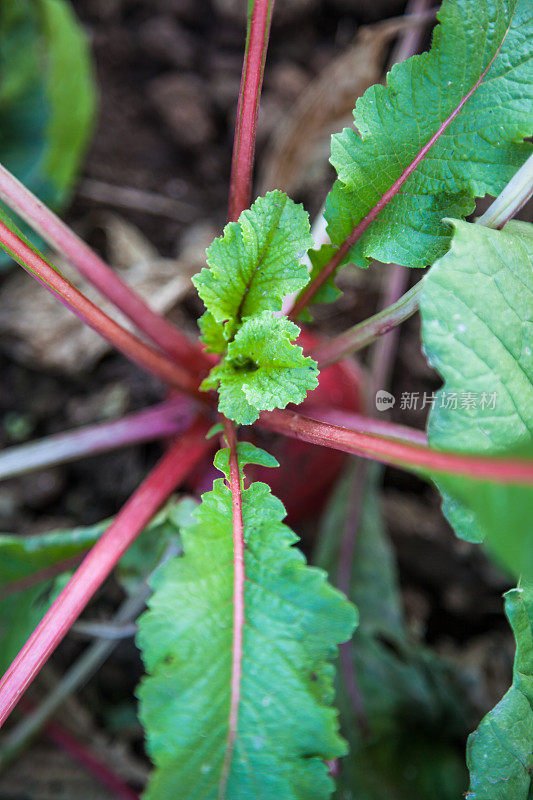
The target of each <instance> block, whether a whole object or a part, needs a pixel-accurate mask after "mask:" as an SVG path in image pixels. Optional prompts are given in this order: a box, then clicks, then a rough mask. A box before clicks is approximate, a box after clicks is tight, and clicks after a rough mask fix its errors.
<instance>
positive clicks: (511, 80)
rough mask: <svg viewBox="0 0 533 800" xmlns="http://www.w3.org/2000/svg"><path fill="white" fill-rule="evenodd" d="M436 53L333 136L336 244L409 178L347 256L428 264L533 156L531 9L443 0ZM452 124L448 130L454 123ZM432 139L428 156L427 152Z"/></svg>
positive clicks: (398, 75)
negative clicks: (450, 222)
mask: <svg viewBox="0 0 533 800" xmlns="http://www.w3.org/2000/svg"><path fill="white" fill-rule="evenodd" d="M438 19H439V21H440V23H441V24H440V25H439V26H438V27H437V28H435V31H434V34H433V43H432V47H431V50H430V51H429V53H424V54H422V55H418V56H414V57H412V58H410V59H408V60H407V61H405V62H404V63H402V64H397V65H395V66H394V67H393V68H392V69H391V71H390V72H389V73H388V76H387V85H386V86H381V85H376V86H373V87H371V88H370V89H368V90H367V91H366V92H365V94H364V95H363V97H361V98H360V99H359V100H358V101H357V103H356V106H355V111H354V121H355V129H356V130H354V129H352V128H346V129H345V130H344V131H343V132H342V133H340V134H338V135H335V136H333V138H332V157H331V162H332V164H333V166H334V167H335V168H336V170H337V173H338V176H339V179H340V180H339V181H338V182H337V183H336V184H335V186H334V188H333V190H332V192H331V193H330V195H329V197H328V200H327V203H326V219H327V221H328V233H329V235H330V239H331V241H332V243H333V244H336V245H339V244H341V242H343V241H344V240H345V239H346V237H347V236H348V235H349V234H351V232H352V231H353V229H354V227H355V226H356V225H357V224H358V223H359V222H360V221H361V220H362V219H363V218H364V217H365V216H366V215H367V214H368V212H369V211H370V210H371V209H373V208H374V207H375V206H376V204H377V203H378V202H379V201H380V200H381V198H383V197H384V196H385V195H386V193H387V192H389V191H390V190H391V189H392V187H393V186H394V184H395V182H396V181H397V180H399V179H400V178H402V177H405V173H406V170H407V169H408V168H409V167H410V165H414V169H413V171H412V172H411V173H410V174H409V176H408V177H407V179H406V180H405V182H404V183H403V185H402V186H401V188H400V189H399V191H398V193H397V194H395V196H393V198H392V199H391V200H390V202H388V204H386V205H385V206H384V207H383V208H382V210H381V211H380V212H379V214H378V216H377V218H376V219H375V221H374V222H373V223H371V224H370V227H368V228H367V229H366V231H365V232H364V233H363V234H362V236H361V238H360V239H359V240H358V242H357V243H356V245H355V246H354V247H353V248H352V251H351V253H350V258H351V260H353V261H354V263H356V264H358V265H360V266H363V265H364V264H365V263H366V262H367V260H368V259H369V258H370V257H374V258H377V259H378V260H380V261H384V262H396V263H399V264H404V265H406V266H410V267H424V266H427V265H428V264H431V263H433V261H434V260H435V259H436V258H438V257H439V256H442V255H443V254H444V253H445V252H446V250H447V249H448V246H449V241H450V229H449V228H447V227H446V226H445V225H444V224H443V223H442V219H443V218H444V217H448V216H451V217H463V216H466V215H467V214H469V213H470V212H471V211H472V210H473V208H474V200H473V198H474V197H479V196H483V195H485V194H491V195H494V196H495V195H497V194H498V193H499V192H500V191H501V190H502V189H503V187H504V186H505V184H506V183H507V182H508V181H509V180H510V178H511V177H512V176H513V175H514V173H515V172H516V171H517V169H518V168H519V167H520V166H521V165H522V164H523V162H524V161H525V160H526V159H527V157H528V155H529V154H530V153H531V144H529V143H524V142H522V140H523V139H524V138H525V137H528V136H531V134H532V133H533V115H532V113H531V108H532V105H531V104H532V99H533V98H532V93H533V91H532V87H533V60H532V49H533V35H532V34H533V28H532V23H533V8H532V5H531V2H530V0H483V2H480V0H444V2H443V4H442V7H441V9H440V11H439V12H438ZM447 121H449V124H446V123H447ZM430 142H432V144H431V146H430V148H429V150H428V151H427V152H426V153H425V155H424V156H423V158H422V159H421V160H420V161H419V162H416V161H415V160H416V159H417V157H418V156H419V155H420V154H421V153H422V152H423V148H424V147H425V146H426V145H428V144H429V143H430Z"/></svg>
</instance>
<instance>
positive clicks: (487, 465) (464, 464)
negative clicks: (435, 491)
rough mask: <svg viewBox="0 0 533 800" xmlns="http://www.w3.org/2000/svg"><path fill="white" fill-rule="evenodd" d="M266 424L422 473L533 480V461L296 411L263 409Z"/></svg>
mask: <svg viewBox="0 0 533 800" xmlns="http://www.w3.org/2000/svg"><path fill="white" fill-rule="evenodd" d="M259 419H260V424H261V425H262V427H265V428H268V429H269V430H272V431H276V433H283V434H285V435H286V436H291V437H293V438H295V439H300V440H301V441H304V442H311V444H319V445H322V446H323V447H331V448H332V449H334V450H341V451H343V452H345V453H353V454H354V455H357V456H363V457H364V458H370V459H372V460H373V461H380V462H381V463H382V464H389V465H391V466H396V467H401V468H402V469H408V470H412V471H415V472H422V473H427V472H431V473H444V474H447V475H463V476H465V477H468V478H474V479H477V480H483V481H494V482H497V483H504V484H522V485H526V486H530V485H532V484H533V461H531V460H525V459H511V458H494V457H489V456H473V455H461V454H459V453H453V452H448V451H443V450H434V449H432V448H430V447H428V446H424V445H421V444H412V443H411V442H403V441H399V440H393V439H387V438H385V437H383V436H377V435H376V434H372V433H366V432H362V431H357V430H350V429H348V428H342V427H339V426H337V425H330V424H327V423H325V422H319V421H317V420H313V419H310V418H309V417H305V416H303V415H302V414H297V413H296V412H293V411H263V413H262V414H261V416H260V418H259Z"/></svg>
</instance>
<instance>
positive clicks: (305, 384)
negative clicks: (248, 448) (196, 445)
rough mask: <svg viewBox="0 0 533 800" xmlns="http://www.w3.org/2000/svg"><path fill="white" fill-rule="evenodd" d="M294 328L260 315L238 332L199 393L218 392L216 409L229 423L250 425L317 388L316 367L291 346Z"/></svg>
mask: <svg viewBox="0 0 533 800" xmlns="http://www.w3.org/2000/svg"><path fill="white" fill-rule="evenodd" d="M299 332H300V331H299V328H298V326H297V325H295V324H294V323H293V322H290V321H289V320H287V319H285V318H280V319H278V318H276V317H274V316H272V312H271V311H264V312H263V313H262V314H260V315H259V316H257V317H250V318H249V319H247V320H246V322H245V323H244V324H243V325H242V326H241V327H240V328H239V330H238V332H237V334H236V335H235V338H234V339H233V341H231V342H230V343H229V345H228V348H227V354H226V356H225V358H224V359H223V361H222V362H221V363H220V364H219V365H218V366H216V367H215V368H214V369H213V370H211V373H210V375H209V377H208V378H207V380H206V381H205V382H204V384H203V386H204V388H214V387H218V392H219V395H220V401H219V410H220V411H221V412H222V413H223V414H224V415H225V416H226V417H228V418H229V419H232V420H234V421H235V422H238V423H240V424H243V425H250V424H251V423H252V422H255V420H256V419H257V418H258V416H259V412H260V411H264V410H265V411H271V410H272V409H273V408H285V406H286V405H287V404H288V403H301V402H302V401H303V400H304V399H305V396H306V394H307V392H308V391H310V390H311V389H315V388H316V387H317V386H318V377H317V376H318V368H317V365H316V362H315V361H313V359H312V358H310V357H309V356H304V355H303V352H302V348H301V347H299V346H298V345H295V344H292V343H291V340H292V339H296V337H297V336H298V334H299Z"/></svg>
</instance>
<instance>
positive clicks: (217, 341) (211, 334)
mask: <svg viewBox="0 0 533 800" xmlns="http://www.w3.org/2000/svg"><path fill="white" fill-rule="evenodd" d="M198 325H199V327H200V331H201V334H202V337H201V338H202V342H203V343H204V345H205V348H206V350H207V352H208V353H223V352H224V350H225V349H226V347H227V346H228V343H227V341H226V339H225V337H224V326H223V325H222V324H221V323H220V322H217V321H216V319H215V318H214V316H213V315H212V314H211V312H210V311H206V312H205V314H202V316H201V317H200V319H199V320H198Z"/></svg>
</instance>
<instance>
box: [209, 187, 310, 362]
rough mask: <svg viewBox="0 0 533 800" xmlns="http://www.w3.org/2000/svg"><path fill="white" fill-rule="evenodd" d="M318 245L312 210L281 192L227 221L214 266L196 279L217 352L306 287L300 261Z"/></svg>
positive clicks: (214, 249)
mask: <svg viewBox="0 0 533 800" xmlns="http://www.w3.org/2000/svg"><path fill="white" fill-rule="evenodd" d="M312 244H313V240H312V238H311V236H310V234H309V216H308V214H307V212H306V211H304V209H303V207H302V206H301V205H296V204H295V203H293V202H292V200H290V199H289V198H288V197H287V195H285V194H283V192H280V191H277V190H276V191H273V192H268V194H267V195H266V196H265V197H259V198H258V199H257V200H256V201H255V203H254V204H253V205H252V207H251V208H250V209H247V210H246V211H243V212H242V214H241V216H240V217H239V221H238V222H230V223H229V224H228V225H226V227H225V228H224V234H223V236H220V237H219V238H218V239H215V241H214V242H213V244H212V245H211V246H210V247H209V248H208V250H207V263H208V265H209V269H207V268H204V269H203V270H202V271H201V272H199V273H198V275H196V276H195V277H194V278H193V283H194V285H195V286H196V288H197V290H198V294H199V295H200V297H201V298H202V300H203V301H204V303H205V306H206V308H207V311H208V312H209V314H210V316H209V317H208V319H207V320H206V319H203V322H202V323H201V326H202V332H203V333H204V334H205V335H206V340H205V343H206V344H207V345H208V346H209V347H210V348H211V349H212V350H213V352H222V349H217V347H218V348H220V347H221V342H222V341H223V340H225V341H229V340H231V339H232V337H233V336H234V335H235V332H236V331H237V329H238V327H239V326H240V325H241V324H242V322H243V321H244V320H246V319H247V318H248V317H251V316H254V315H257V314H260V313H261V312H262V311H267V310H269V311H280V310H281V304H282V300H283V298H284V297H285V295H287V294H291V293H292V292H298V291H300V289H302V288H303V287H304V286H305V285H306V283H307V282H308V280H309V274H308V272H307V267H306V266H305V265H304V264H302V263H300V260H301V258H302V256H303V255H304V253H305V252H306V251H307V250H308V249H309V248H310V247H311V246H312ZM217 326H218V330H217Z"/></svg>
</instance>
